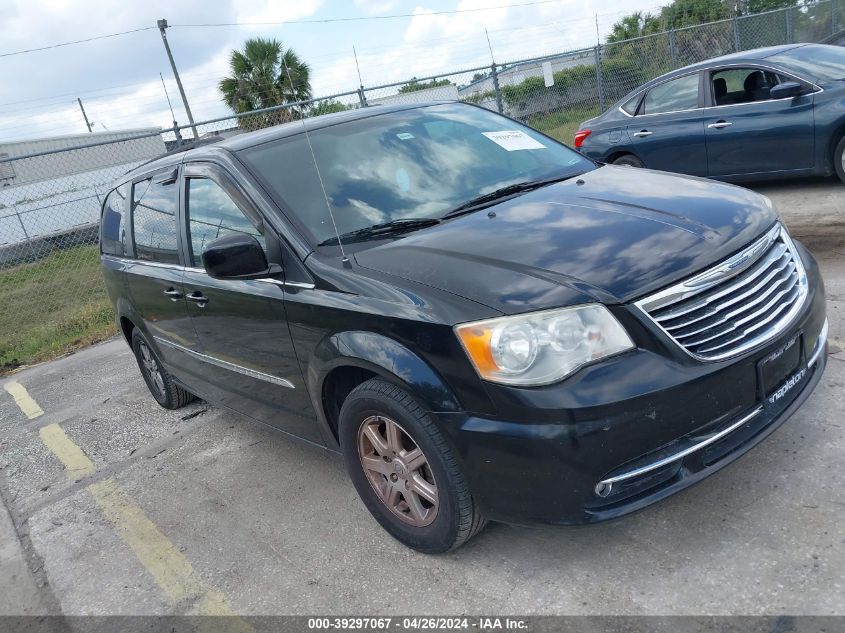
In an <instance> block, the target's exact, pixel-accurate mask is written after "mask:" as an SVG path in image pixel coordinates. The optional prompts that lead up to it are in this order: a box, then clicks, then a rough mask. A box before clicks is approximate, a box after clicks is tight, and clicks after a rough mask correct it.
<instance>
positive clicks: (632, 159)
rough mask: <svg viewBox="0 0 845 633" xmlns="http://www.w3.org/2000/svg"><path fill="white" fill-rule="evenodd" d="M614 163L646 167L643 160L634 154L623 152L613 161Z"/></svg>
mask: <svg viewBox="0 0 845 633" xmlns="http://www.w3.org/2000/svg"><path fill="white" fill-rule="evenodd" d="M613 164H614V165H622V166H623V167H645V165H644V164H643V161H641V160H640V159H639V158H637V157H636V156H634V155H633V154H622V156H619V157H617V158H616V159H615V160H614V161H613Z"/></svg>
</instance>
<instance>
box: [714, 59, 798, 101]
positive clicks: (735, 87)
mask: <svg viewBox="0 0 845 633" xmlns="http://www.w3.org/2000/svg"><path fill="white" fill-rule="evenodd" d="M781 81H784V80H783V79H781V78H780V77H779V76H778V75H777V74H776V73H773V72H772V71H770V70H763V69H760V68H729V69H726V70H718V71H716V72H714V73H713V74H712V75H711V78H710V82H711V85H712V90H713V101H714V102H715V103H716V105H732V104H735V103H754V102H755V101H768V100H769V99H770V98H771V95H770V92H771V89H772V88H773V87H774V86H777V85H778V84H779V83H781Z"/></svg>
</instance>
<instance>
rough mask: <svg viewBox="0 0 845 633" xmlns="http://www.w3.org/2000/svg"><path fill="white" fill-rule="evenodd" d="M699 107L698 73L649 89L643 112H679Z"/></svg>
mask: <svg viewBox="0 0 845 633" xmlns="http://www.w3.org/2000/svg"><path fill="white" fill-rule="evenodd" d="M697 107H698V73H695V74H692V75H686V76H685V77H679V78H678V79H672V80H671V81H667V82H666V83H663V84H660V85H659V86H655V87H654V88H652V89H651V90H649V91H648V94H647V95H646V96H645V101H644V102H643V114H659V113H661V112H678V111H682V110H693V109H695V108H697Z"/></svg>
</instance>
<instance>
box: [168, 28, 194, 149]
mask: <svg viewBox="0 0 845 633" xmlns="http://www.w3.org/2000/svg"><path fill="white" fill-rule="evenodd" d="M166 29H167V20H165V19H161V20H159V21H158V30H159V31H161V41H162V42H164V50H166V51H167V58H168V59H169V60H170V67H171V68H172V69H173V76H174V77H176V85H177V86H179V94H180V95H182V104H183V105H184V106H185V113H186V114H187V115H188V122H189V123H190V124H191V130H193V132H194V139H198V138H199V137H200V136H199V134H197V126H196V125H194V115H193V114H191V106H189V105H188V97H186V96H185V88H183V87H182V80H181V79H180V78H179V71H178V70H176V62H175V61H173V53H171V52H170V44H168V43H167V33H166V32H165V30H166Z"/></svg>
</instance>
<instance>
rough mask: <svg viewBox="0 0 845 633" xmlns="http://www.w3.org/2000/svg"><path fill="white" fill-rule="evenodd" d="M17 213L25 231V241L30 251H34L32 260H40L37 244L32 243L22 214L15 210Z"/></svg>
mask: <svg viewBox="0 0 845 633" xmlns="http://www.w3.org/2000/svg"><path fill="white" fill-rule="evenodd" d="M15 215H16V216H17V218H18V223H19V224H20V225H21V230H22V231H23V236H24V241H25V242H26V245H27V246H29V252H30V253H32V261H37V260H38V252H37V251H36V250H35V246H34V245H33V244H32V240H30V239H29V232H27V230H26V227H25V226H24V223H23V220H22V219H21V214H20V213H18V212H15Z"/></svg>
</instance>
